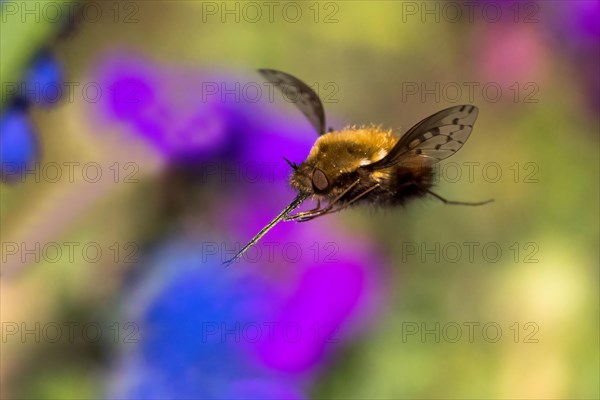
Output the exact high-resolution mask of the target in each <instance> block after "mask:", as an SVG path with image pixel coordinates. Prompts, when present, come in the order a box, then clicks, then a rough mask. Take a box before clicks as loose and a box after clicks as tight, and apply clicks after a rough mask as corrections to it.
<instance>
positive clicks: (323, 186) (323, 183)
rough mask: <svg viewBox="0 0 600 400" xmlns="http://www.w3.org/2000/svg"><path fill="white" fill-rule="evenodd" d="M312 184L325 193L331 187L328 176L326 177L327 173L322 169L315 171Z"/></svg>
mask: <svg viewBox="0 0 600 400" xmlns="http://www.w3.org/2000/svg"><path fill="white" fill-rule="evenodd" d="M312 184H313V186H314V188H315V189H316V190H318V191H320V192H324V191H325V190H327V188H328V187H329V180H327V175H325V173H324V172H323V171H321V170H320V169H318V168H317V169H315V171H314V172H313V175H312Z"/></svg>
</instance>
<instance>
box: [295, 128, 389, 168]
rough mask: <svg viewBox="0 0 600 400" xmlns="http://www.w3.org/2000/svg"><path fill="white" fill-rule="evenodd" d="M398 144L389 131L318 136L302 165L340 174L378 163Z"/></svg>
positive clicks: (350, 130)
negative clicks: (305, 164)
mask: <svg viewBox="0 0 600 400" xmlns="http://www.w3.org/2000/svg"><path fill="white" fill-rule="evenodd" d="M397 141H398V137H397V136H395V135H393V134H392V131H391V130H388V131H382V130H381V129H379V128H377V127H361V128H345V129H343V130H341V131H336V132H329V133H326V134H324V135H322V136H320V137H319V139H317V141H316V142H315V144H314V145H313V147H312V149H311V151H310V153H309V155H308V157H307V158H306V161H305V163H307V164H310V165H312V166H315V167H317V168H320V169H323V170H327V171H335V172H336V173H340V174H342V173H345V172H350V171H353V170H355V169H357V168H358V167H360V166H363V165H367V164H371V163H374V162H375V161H379V160H381V159H382V158H383V157H385V156H386V154H387V153H388V152H389V151H390V150H391V149H392V147H393V146H394V144H396V142H397Z"/></svg>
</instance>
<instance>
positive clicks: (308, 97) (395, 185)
mask: <svg viewBox="0 0 600 400" xmlns="http://www.w3.org/2000/svg"><path fill="white" fill-rule="evenodd" d="M259 73H260V74H261V75H262V76H263V77H265V78H266V80H267V81H269V82H270V83H272V84H274V85H276V86H278V87H279V89H280V90H281V91H282V92H283V93H284V95H285V96H287V98H288V99H290V100H291V101H293V102H294V103H295V104H296V106H297V107H298V108H299V109H300V111H302V113H303V114H304V115H305V116H306V117H307V118H308V120H309V121H310V123H311V125H312V126H313V127H314V128H315V130H316V131H317V133H318V134H319V138H318V139H317V141H316V142H315V144H314V145H313V147H312V149H311V151H310V153H309V155H308V157H307V158H306V160H305V161H304V162H303V163H301V164H300V165H296V164H295V163H293V162H291V161H289V160H287V159H286V158H285V157H284V160H285V161H286V162H287V163H288V164H289V165H290V167H291V168H292V169H293V173H292V175H291V178H290V185H291V186H292V187H293V188H294V189H295V190H296V191H297V192H298V195H297V196H296V198H295V199H294V200H293V201H292V202H291V203H290V205H288V206H287V207H286V208H285V209H284V210H283V211H282V212H281V213H279V215H277V217H275V218H274V219H273V220H272V221H271V222H270V223H269V224H268V225H267V226H265V227H264V228H263V229H262V230H261V231H260V232H259V233H258V234H257V235H256V236H255V237H254V238H252V240H250V242H248V244H246V245H245V246H244V247H243V248H242V249H241V250H240V251H239V252H238V253H237V254H236V255H235V256H234V257H233V258H231V259H230V260H228V261H226V262H225V264H227V265H229V264H231V263H233V262H234V261H235V260H237V259H238V258H240V257H241V256H242V255H243V254H244V253H245V252H246V250H248V249H249V248H250V247H251V246H253V245H254V244H255V243H256V242H258V241H259V240H260V238H262V237H263V236H264V235H265V234H266V233H267V232H268V231H269V230H270V229H271V228H273V226H275V225H276V224H277V223H278V222H279V221H281V220H283V221H296V222H306V221H310V220H312V219H315V218H317V217H321V216H323V215H327V214H332V213H335V212H338V211H341V210H343V209H345V208H347V207H348V206H350V205H353V206H354V205H360V204H372V205H376V206H397V205H402V204H405V203H406V202H407V201H408V200H411V199H413V198H418V197H424V196H425V195H427V194H429V195H431V196H434V197H435V198H437V199H439V200H441V201H442V202H444V203H445V204H456V205H468V206H479V205H483V204H487V203H489V202H492V201H493V200H487V201H482V202H475V203H468V202H461V201H450V200H446V199H445V198H443V197H442V196H440V195H438V194H436V193H434V192H433V191H431V187H432V186H433V180H434V171H433V165H434V164H436V163H437V162H439V161H441V160H443V159H445V158H447V157H450V156H451V155H453V154H454V153H456V152H457V151H458V150H459V149H460V148H461V147H462V146H463V145H464V144H465V142H466V140H467V139H468V138H469V135H470V134H471V131H472V130H473V124H474V123H475V120H476V119H477V114H478V111H479V110H478V109H477V107H475V106H473V105H459V106H454V107H450V108H447V109H445V110H442V111H439V112H437V113H435V114H433V115H432V116H430V117H427V118H425V119H424V120H422V121H421V122H419V123H418V124H416V125H415V126H413V127H412V128H410V129H409V130H408V131H407V132H406V133H405V134H404V135H403V136H402V137H401V138H400V139H398V137H397V136H396V135H394V134H393V133H392V131H391V130H387V131H384V130H381V129H380V128H378V127H373V126H370V127H347V128H344V129H342V130H340V131H334V130H333V129H332V128H329V130H328V131H326V130H325V112H324V110H323V104H322V103H321V100H320V99H319V96H317V94H316V93H315V92H314V91H313V90H312V89H311V88H310V87H309V86H308V85H306V84H305V83H304V82H302V81H300V80H299V79H298V78H295V77H293V76H292V75H289V74H286V73H284V72H281V71H276V70H272V69H260V70H259ZM308 198H311V199H313V200H316V202H317V204H316V207H315V208H313V209H312V210H309V211H305V212H301V213H297V214H295V215H290V213H291V212H292V211H293V210H294V209H296V208H297V207H298V206H299V205H300V204H301V203H302V202H303V201H304V200H306V199H308ZM322 201H325V202H327V205H326V206H324V207H321V202H322Z"/></svg>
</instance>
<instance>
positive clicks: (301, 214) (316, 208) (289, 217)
mask: <svg viewBox="0 0 600 400" xmlns="http://www.w3.org/2000/svg"><path fill="white" fill-rule="evenodd" d="M320 209H321V199H317V206H316V207H315V208H313V209H311V210H307V211H304V212H301V213H298V214H296V215H288V216H286V217H285V218H284V219H283V220H284V221H292V220H294V219H296V218H300V217H302V216H304V215H309V214H313V213H315V212H317V211H319V210H320Z"/></svg>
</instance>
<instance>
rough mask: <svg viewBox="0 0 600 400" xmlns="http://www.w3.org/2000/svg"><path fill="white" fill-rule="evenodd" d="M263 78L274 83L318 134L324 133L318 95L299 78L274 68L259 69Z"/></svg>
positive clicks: (321, 105)
mask: <svg viewBox="0 0 600 400" xmlns="http://www.w3.org/2000/svg"><path fill="white" fill-rule="evenodd" d="M258 72H260V74H261V75H262V76H264V77H265V79H266V80H267V81H269V82H271V83H272V84H273V85H276V86H277V87H278V88H279V89H280V90H281V92H282V93H283V95H284V96H285V97H286V98H287V99H288V100H290V101H291V102H292V103H294V104H296V107H298V109H299V110H300V111H302V114H304V115H305V116H306V118H308V120H309V121H310V123H311V125H312V126H313V127H314V128H315V130H316V131H317V133H318V134H319V135H322V134H323V133H325V111H324V110H323V103H321V99H319V96H318V95H317V94H316V93H315V92H314V90H312V89H311V88H310V87H309V86H308V85H307V84H306V83H304V82H302V81H301V80H300V79H298V78H296V77H294V76H292V75H290V74H286V73H285V72H281V71H277V70H274V69H259V70H258Z"/></svg>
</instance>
